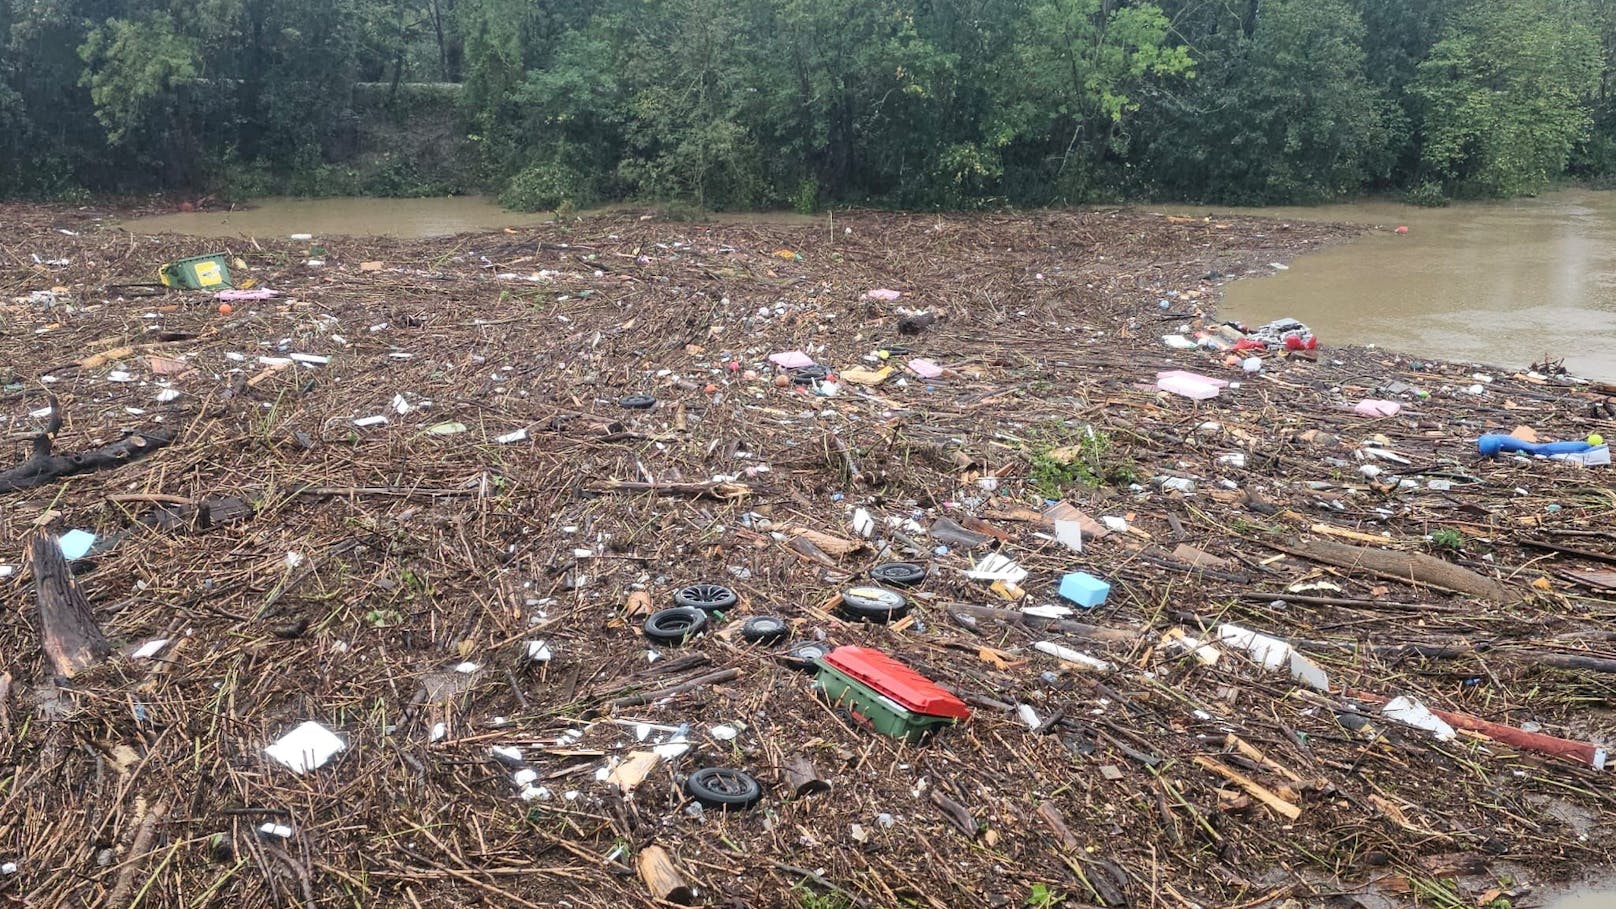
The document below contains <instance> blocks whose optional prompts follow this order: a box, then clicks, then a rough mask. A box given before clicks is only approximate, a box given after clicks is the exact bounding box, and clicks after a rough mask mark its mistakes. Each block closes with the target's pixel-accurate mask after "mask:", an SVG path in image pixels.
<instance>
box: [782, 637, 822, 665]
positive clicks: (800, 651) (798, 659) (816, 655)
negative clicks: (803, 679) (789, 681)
mask: <svg viewBox="0 0 1616 909" xmlns="http://www.w3.org/2000/svg"><path fill="white" fill-rule="evenodd" d="M830 651H831V646H830V645H829V644H821V643H819V642H818V641H798V642H797V643H795V644H792V645H791V646H790V647H789V648H787V650H786V652H785V654H784V655H783V656H781V657H780V662H782V663H784V664H785V665H786V666H787V667H789V668H791V669H795V670H797V671H798V672H818V671H819V661H820V660H822V659H824V658H825V657H826V656H827V655H829V654H830Z"/></svg>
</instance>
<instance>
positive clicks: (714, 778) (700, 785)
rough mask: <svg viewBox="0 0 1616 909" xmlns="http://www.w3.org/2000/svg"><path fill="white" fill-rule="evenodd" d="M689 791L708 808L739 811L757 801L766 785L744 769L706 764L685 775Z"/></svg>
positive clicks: (687, 792) (761, 796)
mask: <svg viewBox="0 0 1616 909" xmlns="http://www.w3.org/2000/svg"><path fill="white" fill-rule="evenodd" d="M685 794H686V795H688V796H690V797H691V798H693V799H695V800H696V801H698V802H700V803H701V804H702V805H704V806H706V807H708V808H717V809H719V810H721V811H737V810H739V809H742V808H750V807H752V806H753V805H756V804H757V803H758V800H759V799H761V798H763V787H762V786H759V785H758V781H757V780H754V779H752V777H751V776H750V775H749V774H746V773H743V772H742V771H739V770H731V769H730V768H728V767H703V768H702V769H700V770H698V771H696V772H695V773H692V774H691V775H690V776H688V777H686V778H685Z"/></svg>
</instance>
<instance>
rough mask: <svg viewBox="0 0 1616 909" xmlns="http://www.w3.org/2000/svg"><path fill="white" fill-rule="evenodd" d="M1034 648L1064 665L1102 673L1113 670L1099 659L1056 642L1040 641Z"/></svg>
mask: <svg viewBox="0 0 1616 909" xmlns="http://www.w3.org/2000/svg"><path fill="white" fill-rule="evenodd" d="M1032 646H1033V649H1034V650H1036V651H1038V652H1039V653H1046V654H1049V655H1050V656H1052V657H1054V658H1055V659H1057V660H1060V661H1061V662H1063V663H1071V664H1073V665H1076V666H1082V667H1084V668H1086V669H1097V670H1099V671H1101V672H1109V671H1110V670H1111V668H1112V666H1111V664H1110V663H1108V662H1106V661H1105V660H1102V659H1099V658H1098V657H1091V656H1089V655H1088V654H1086V653H1082V652H1079V651H1076V650H1073V649H1072V648H1070V647H1064V646H1062V645H1060V644H1057V643H1055V642H1054V641H1039V642H1038V643H1036V644H1034V645H1032Z"/></svg>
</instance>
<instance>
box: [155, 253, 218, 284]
mask: <svg viewBox="0 0 1616 909" xmlns="http://www.w3.org/2000/svg"><path fill="white" fill-rule="evenodd" d="M157 276H158V277H159V278H161V279H163V286H164V287H183V288H185V289H186V290H213V289H215V288H219V287H230V286H231V284H230V263H229V262H227V261H225V257H224V256H223V255H222V254H220V253H214V254H213V255H211V256H191V257H190V258H188V259H176V260H174V261H173V262H169V263H168V264H166V265H164V266H163V267H162V268H159V269H158V270H157Z"/></svg>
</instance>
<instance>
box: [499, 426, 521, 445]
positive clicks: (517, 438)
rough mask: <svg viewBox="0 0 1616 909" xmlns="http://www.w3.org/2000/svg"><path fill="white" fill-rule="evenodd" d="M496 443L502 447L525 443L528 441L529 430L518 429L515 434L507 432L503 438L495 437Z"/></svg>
mask: <svg viewBox="0 0 1616 909" xmlns="http://www.w3.org/2000/svg"><path fill="white" fill-rule="evenodd" d="M494 441H495V442H497V443H499V444H500V445H510V444H511V443H513V442H525V441H527V430H526V429H518V430H516V431H515V432H507V433H506V434H504V435H502V436H495V437H494Z"/></svg>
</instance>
